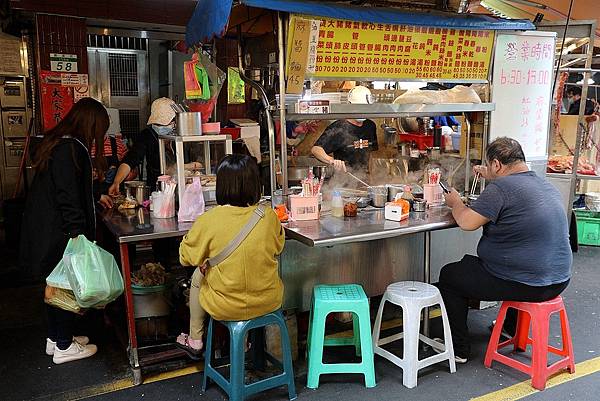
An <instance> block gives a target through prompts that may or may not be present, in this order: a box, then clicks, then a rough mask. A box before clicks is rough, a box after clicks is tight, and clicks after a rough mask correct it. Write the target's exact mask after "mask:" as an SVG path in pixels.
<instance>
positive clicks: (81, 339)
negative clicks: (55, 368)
mask: <svg viewBox="0 0 600 401" xmlns="http://www.w3.org/2000/svg"><path fill="white" fill-rule="evenodd" d="M73 341H75V342H78V343H79V344H81V345H87V344H88V343H89V342H90V339H89V338H87V337H86V336H75V337H73ZM55 348H56V342H54V341H52V340H51V339H49V338H46V355H50V356H52V355H54V349H55Z"/></svg>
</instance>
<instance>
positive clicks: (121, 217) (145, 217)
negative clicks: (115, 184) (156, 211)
mask: <svg viewBox="0 0 600 401" xmlns="http://www.w3.org/2000/svg"><path fill="white" fill-rule="evenodd" d="M125 213H127V211H125ZM125 213H122V212H120V211H118V210H116V209H110V210H104V211H102V212H100V213H99V216H100V219H101V220H102V222H103V223H104V225H106V227H107V228H108V230H109V231H110V232H111V233H112V234H113V235H114V236H115V238H116V239H117V242H119V243H120V244H124V243H129V242H138V241H148V240H154V239H160V238H171V237H181V236H184V235H185V234H187V232H188V231H189V230H190V228H191V227H192V223H191V222H189V223H188V222H186V223H180V222H178V221H177V217H172V218H170V219H154V218H152V217H151V216H150V212H149V211H148V210H146V209H141V210H140V209H137V213H133V214H132V215H128V214H125ZM140 213H141V217H142V219H141V220H142V221H140Z"/></svg>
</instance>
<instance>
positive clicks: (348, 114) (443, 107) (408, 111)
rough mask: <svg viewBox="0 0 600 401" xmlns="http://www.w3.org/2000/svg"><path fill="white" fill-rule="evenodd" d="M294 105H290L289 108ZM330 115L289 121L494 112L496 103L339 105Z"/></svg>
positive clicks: (297, 116)
mask: <svg viewBox="0 0 600 401" xmlns="http://www.w3.org/2000/svg"><path fill="white" fill-rule="evenodd" d="M292 107H293V105H291V104H288V108H292ZM329 108H330V113H329V114H299V113H292V112H289V111H288V113H287V114H286V119H287V120H288V121H301V120H338V119H344V118H356V117H364V118H392V117H419V116H423V117H430V116H436V115H445V114H461V113H471V112H477V111H484V112H487V111H494V110H495V109H496V105H495V104H494V103H445V104H394V103H375V104H339V103H334V104H330V105H329Z"/></svg>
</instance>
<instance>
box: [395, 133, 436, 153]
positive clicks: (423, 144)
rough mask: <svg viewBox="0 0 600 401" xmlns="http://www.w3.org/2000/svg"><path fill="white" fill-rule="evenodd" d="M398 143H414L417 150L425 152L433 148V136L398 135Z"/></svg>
mask: <svg viewBox="0 0 600 401" xmlns="http://www.w3.org/2000/svg"><path fill="white" fill-rule="evenodd" d="M400 142H408V143H412V142H415V143H416V144H417V148H419V150H427V148H431V147H433V135H422V134H400Z"/></svg>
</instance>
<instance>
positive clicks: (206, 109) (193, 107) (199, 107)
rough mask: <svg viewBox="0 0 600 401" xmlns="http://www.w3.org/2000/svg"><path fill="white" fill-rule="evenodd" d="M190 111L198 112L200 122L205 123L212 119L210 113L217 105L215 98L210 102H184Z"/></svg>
mask: <svg viewBox="0 0 600 401" xmlns="http://www.w3.org/2000/svg"><path fill="white" fill-rule="evenodd" d="M186 104H187V106H188V107H189V108H190V111H199V112H200V114H201V116H202V122H203V123H207V122H208V120H210V118H211V117H212V112H213V110H214V109H215V105H216V104H217V98H216V97H213V98H212V99H210V100H188V101H187V102H186Z"/></svg>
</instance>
